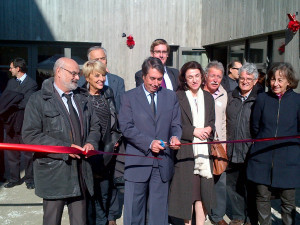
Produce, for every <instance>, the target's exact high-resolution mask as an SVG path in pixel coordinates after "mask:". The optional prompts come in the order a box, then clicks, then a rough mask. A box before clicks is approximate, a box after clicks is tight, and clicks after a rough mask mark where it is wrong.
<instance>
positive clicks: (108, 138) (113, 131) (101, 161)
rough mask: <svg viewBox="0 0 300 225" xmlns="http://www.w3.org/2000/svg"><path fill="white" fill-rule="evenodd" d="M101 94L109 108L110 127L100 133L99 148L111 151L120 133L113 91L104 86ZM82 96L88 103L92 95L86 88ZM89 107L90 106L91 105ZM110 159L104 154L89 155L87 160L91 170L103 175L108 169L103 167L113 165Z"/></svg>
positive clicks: (110, 156)
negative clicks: (103, 132)
mask: <svg viewBox="0 0 300 225" xmlns="http://www.w3.org/2000/svg"><path fill="white" fill-rule="evenodd" d="M101 94H103V96H104V98H105V100H106V103H107V105H108V107H109V110H110V121H109V123H108V124H110V127H109V128H108V129H107V130H106V132H105V134H102V138H101V140H99V150H101V151H104V152H110V153H112V152H114V145H115V144H116V143H117V142H118V141H119V140H120V138H121V136H122V134H121V131H120V130H119V124H118V118H117V111H116V105H115V100H114V92H113V90H112V88H110V87H108V86H104V87H103V89H102V90H101ZM83 96H84V97H85V98H87V100H88V102H89V104H91V100H92V96H91V95H90V94H89V92H88V91H87V90H84V92H83ZM90 107H92V105H91V106H90ZM99 132H100V130H99ZM111 159H112V155H106V154H104V155H98V156H94V157H91V158H90V159H89V162H90V163H91V164H92V168H93V172H94V173H96V174H98V175H101V176H103V175H105V174H103V173H105V171H106V172H107V169H110V168H105V167H106V166H109V167H110V166H112V165H114V163H111Z"/></svg>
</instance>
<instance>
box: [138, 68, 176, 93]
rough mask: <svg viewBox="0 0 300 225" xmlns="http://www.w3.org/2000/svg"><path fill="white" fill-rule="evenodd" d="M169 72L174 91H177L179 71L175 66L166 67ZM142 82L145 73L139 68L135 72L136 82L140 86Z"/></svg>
mask: <svg viewBox="0 0 300 225" xmlns="http://www.w3.org/2000/svg"><path fill="white" fill-rule="evenodd" d="M166 70H167V73H168V75H169V78H170V80H171V83H172V86H173V91H177V88H178V82H179V80H178V76H179V71H178V70H177V69H174V68H170V67H166ZM142 83H144V80H143V75H142V71H141V70H139V71H137V72H136V73H135V84H136V87H138V86H140V85H141V84H142Z"/></svg>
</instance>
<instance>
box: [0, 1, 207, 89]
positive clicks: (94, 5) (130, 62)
mask: <svg viewBox="0 0 300 225" xmlns="http://www.w3.org/2000/svg"><path fill="white" fill-rule="evenodd" d="M201 2H202V1H201V0H184V1H173V0H164V1H161V0H127V1H124V0H109V1H108V0H86V1H79V0H64V1H61V0H35V1H33V0H14V1H1V3H0V31H1V33H0V40H32V41H68V42H72V41H76V42H99V43H102V46H103V47H105V48H106V49H107V52H108V68H109V70H110V72H112V73H115V74H117V75H120V76H121V77H123V78H125V82H126V83H125V85H126V89H130V88H132V87H134V86H135V82H134V73H135V72H136V71H137V70H139V69H140V67H141V64H142V62H143V60H144V59H145V58H146V57H147V56H149V55H150V53H149V48H150V44H151V42H152V41H153V40H155V39H157V38H164V39H166V40H167V41H168V42H169V44H172V45H179V46H182V47H186V46H193V47H194V46H199V47H200V46H201V16H202V5H201ZM123 32H124V33H126V34H127V35H130V34H131V35H133V37H134V40H135V42H136V45H135V47H134V48H133V49H129V48H128V47H127V46H126V38H122V33H123Z"/></svg>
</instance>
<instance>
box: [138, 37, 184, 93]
mask: <svg viewBox="0 0 300 225" xmlns="http://www.w3.org/2000/svg"><path fill="white" fill-rule="evenodd" d="M169 53H170V46H169V44H168V43H167V42H166V41H165V40H164V39H156V40H155V41H153V42H152V44H151V47H150V54H151V56H152V57H155V58H158V59H160V60H161V62H162V64H163V65H164V73H163V80H162V83H161V87H163V88H167V89H169V90H173V91H176V90H177V88H178V75H179V71H178V70H177V69H174V68H170V67H167V66H166V62H167V59H168V56H169ZM143 82H144V81H143V76H142V71H141V70H139V71H138V72H136V73H135V83H136V87H138V86H140V85H141V84H142V83H143Z"/></svg>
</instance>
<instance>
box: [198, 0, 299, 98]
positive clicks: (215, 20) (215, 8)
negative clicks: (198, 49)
mask: <svg viewBox="0 0 300 225" xmlns="http://www.w3.org/2000/svg"><path fill="white" fill-rule="evenodd" d="M202 8H203V10H202V15H203V17H202V38H201V39H202V42H201V44H202V46H207V45H213V44H218V43H222V42H228V41H234V40H238V39H244V38H251V37H253V36H258V35H266V34H270V33H273V32H279V31H282V32H284V31H285V30H286V27H287V24H288V22H289V19H288V17H287V13H291V14H293V13H295V12H297V11H298V13H300V1H299V0H203V1H202ZM207 18H208V19H207ZM297 18H298V20H299V18H300V15H298V17H297ZM299 35H300V32H299V31H298V32H297V34H296V35H295V36H294V37H293V39H292V40H291V41H290V42H289V43H288V44H287V46H286V48H285V55H284V57H285V61H286V62H290V63H291V64H292V65H293V67H294V69H295V71H296V73H297V76H298V78H300V58H299V51H300V46H299V45H300V44H299ZM296 91H297V92H300V84H299V85H298V88H297V89H296Z"/></svg>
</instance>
